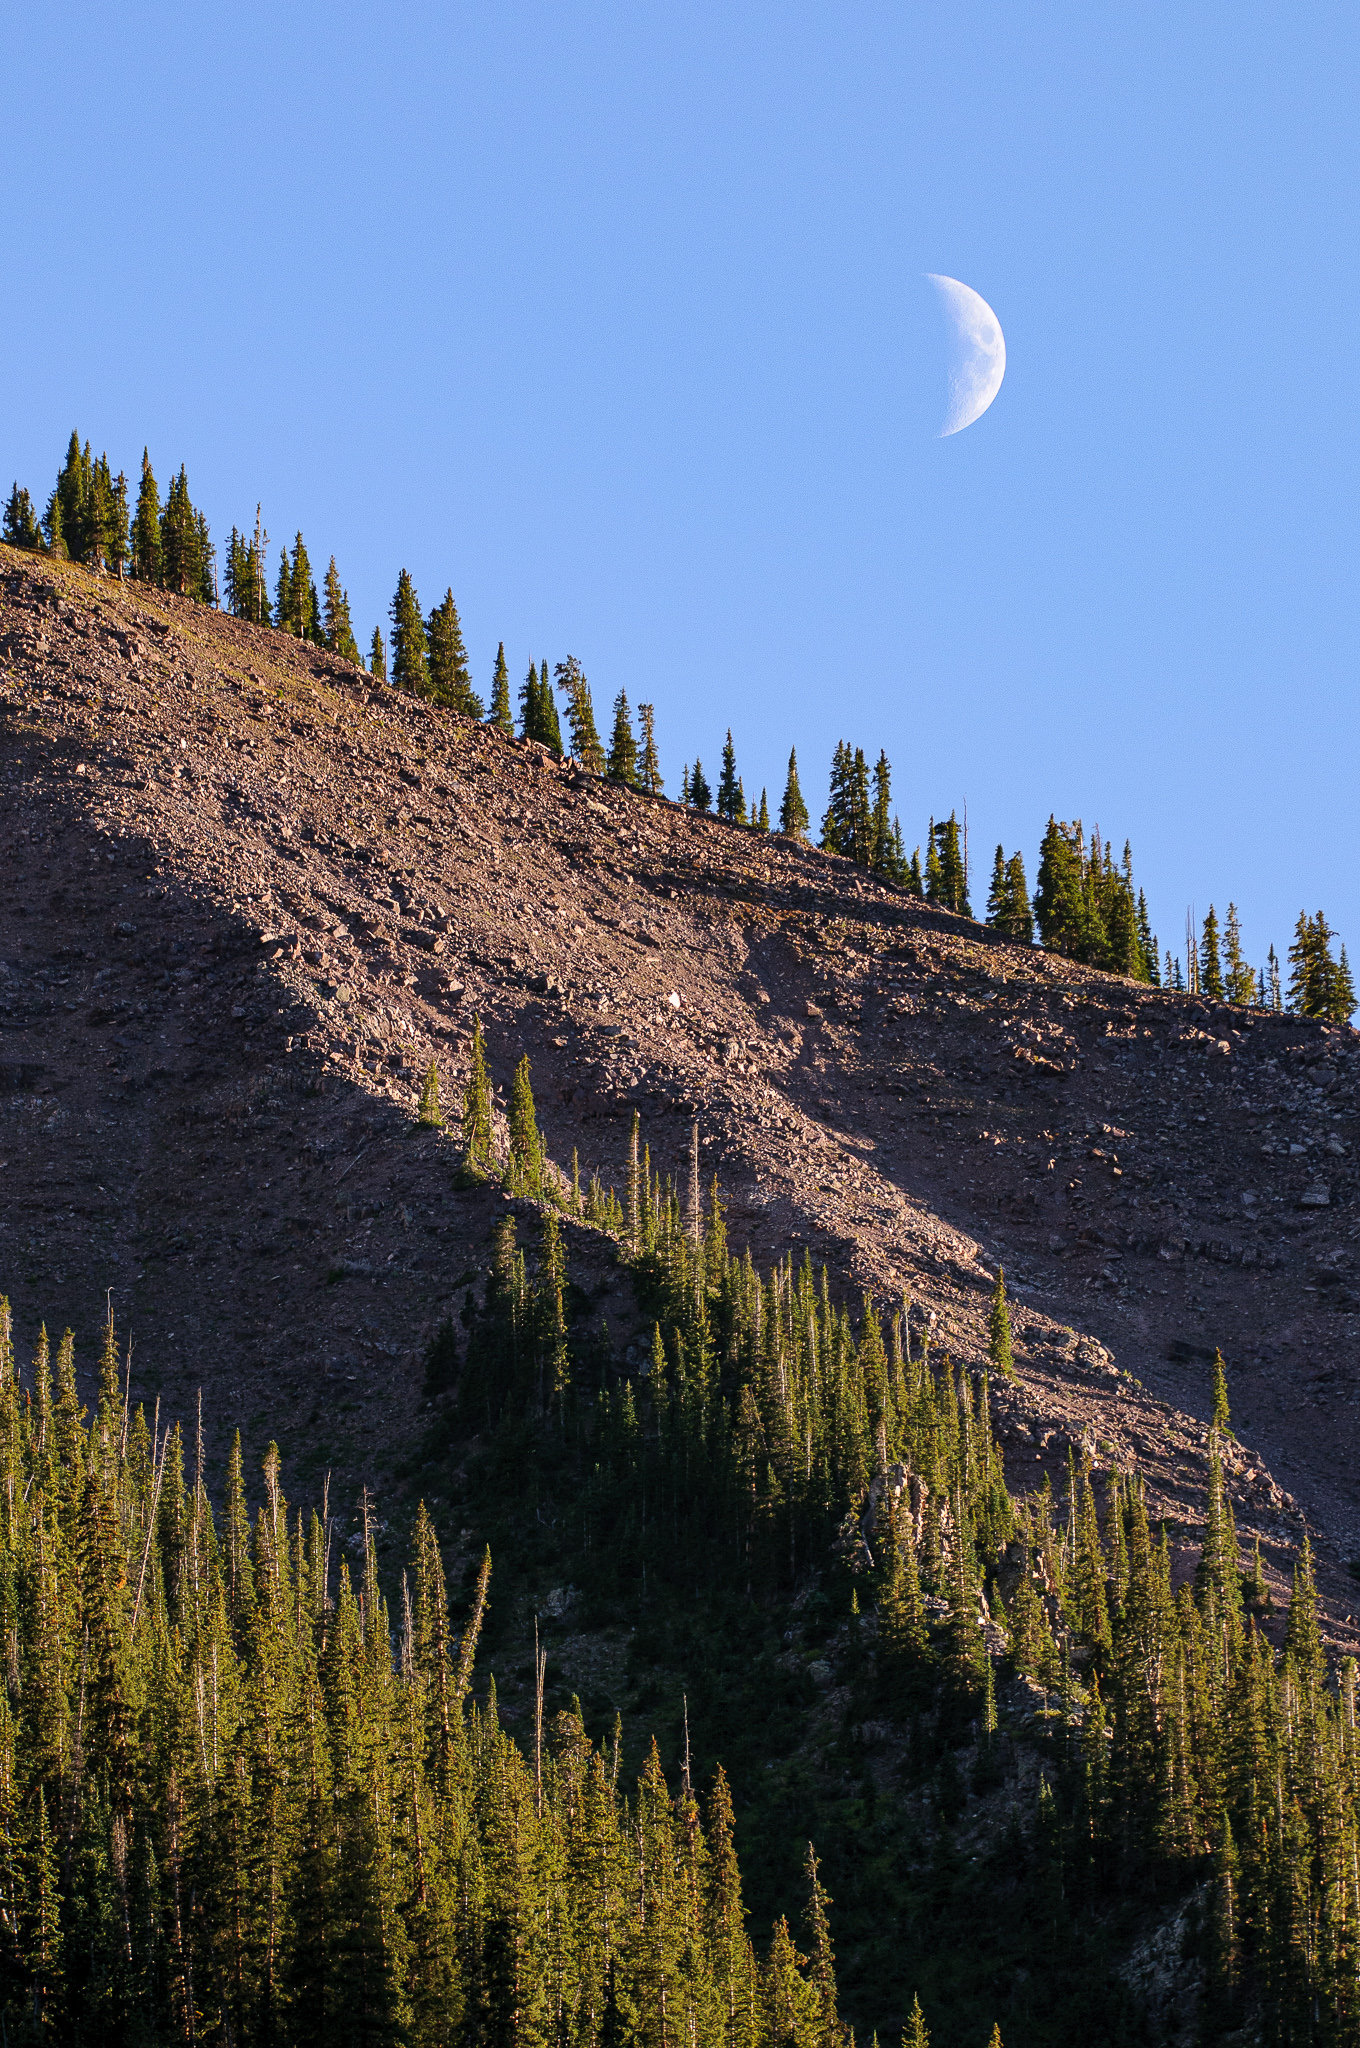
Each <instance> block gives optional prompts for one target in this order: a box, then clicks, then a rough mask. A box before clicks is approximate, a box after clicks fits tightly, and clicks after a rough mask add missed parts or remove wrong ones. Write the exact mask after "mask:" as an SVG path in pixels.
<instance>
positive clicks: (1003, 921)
mask: <svg viewBox="0 0 1360 2048" xmlns="http://www.w3.org/2000/svg"><path fill="white" fill-rule="evenodd" d="M987 922H988V924H989V925H990V926H991V928H992V930H993V931H994V932H1000V934H1001V936H1002V937H1003V938H1005V939H1011V940H1013V941H1014V942H1015V944H1017V945H1020V946H1032V945H1033V943H1034V918H1033V915H1032V913H1031V911H1030V907H1029V885H1028V883H1027V882H1026V880H1025V863H1024V861H1023V859H1022V858H1021V856H1020V854H1019V853H1013V854H1012V855H1011V857H1010V859H1009V860H1007V859H1006V854H1005V849H1004V848H1003V847H1000V846H998V847H997V849H996V855H995V858H994V859H993V862H992V885H991V888H990V890H989V891H988V895H987Z"/></svg>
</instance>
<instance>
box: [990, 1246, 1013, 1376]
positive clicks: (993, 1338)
mask: <svg viewBox="0 0 1360 2048" xmlns="http://www.w3.org/2000/svg"><path fill="white" fill-rule="evenodd" d="M987 1356H988V1357H989V1358H990V1359H991V1361H992V1365H993V1367H994V1368H995V1370H996V1371H997V1372H999V1373H1000V1374H1001V1375H1002V1377H1003V1378H1004V1379H1008V1380H1013V1379H1014V1378H1015V1359H1014V1357H1013V1355H1012V1352H1011V1312H1010V1307H1009V1305H1008V1303H1007V1301H1006V1272H1005V1268H1004V1267H1003V1266H998V1267H997V1269H996V1286H995V1287H994V1288H993V1289H992V1307H991V1314H990V1316H989V1317H988V1322H987Z"/></svg>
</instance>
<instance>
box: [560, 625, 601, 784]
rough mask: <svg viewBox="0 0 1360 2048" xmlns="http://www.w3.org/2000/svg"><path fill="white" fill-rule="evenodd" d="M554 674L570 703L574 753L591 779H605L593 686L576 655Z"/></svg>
mask: <svg viewBox="0 0 1360 2048" xmlns="http://www.w3.org/2000/svg"><path fill="white" fill-rule="evenodd" d="M545 667H546V663H545ZM553 674H554V676H555V677H556V679H557V685H558V688H559V689H560V690H562V692H563V693H564V694H565V696H566V700H567V723H568V725H569V726H570V727H571V751H572V753H573V754H574V755H575V757H576V759H577V760H578V761H579V762H580V764H581V766H582V767H583V768H584V769H585V771H586V773H587V774H588V775H603V774H604V772H605V769H606V767H607V765H608V764H607V762H606V760H605V752H604V748H603V746H602V745H601V744H600V735H599V733H598V732H597V731H596V729H595V709H594V706H593V705H592V703H591V701H590V684H589V683H588V682H587V681H586V675H585V670H584V669H583V668H582V667H581V664H580V662H579V661H578V660H577V659H576V656H575V655H574V654H569V655H568V656H567V659H566V660H565V661H559V662H558V664H557V666H556V668H555V669H554V670H553Z"/></svg>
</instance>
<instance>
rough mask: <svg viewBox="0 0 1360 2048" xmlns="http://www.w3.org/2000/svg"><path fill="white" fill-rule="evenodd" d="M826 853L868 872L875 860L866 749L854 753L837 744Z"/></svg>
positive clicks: (825, 833)
mask: <svg viewBox="0 0 1360 2048" xmlns="http://www.w3.org/2000/svg"><path fill="white" fill-rule="evenodd" d="M821 843H822V849H823V851H824V852H826V853H839V854H841V855H843V856H844V858H845V859H846V860H852V861H854V863H855V865H856V866H857V867H862V868H867V867H869V866H870V865H871V864H872V861H873V857H874V816H873V808H872V805H871V804H870V801H869V770H868V766H867V764H866V762H865V759H864V749H863V748H862V747H856V748H855V749H854V751H853V753H852V752H851V750H850V747H849V746H848V745H847V743H846V742H845V741H844V740H841V741H839V742H838V743H837V746H836V751H835V754H834V755H833V756H832V761H831V793H830V797H829V799H828V802H827V807H826V813H825V815H824V817H823V819H822V840H821Z"/></svg>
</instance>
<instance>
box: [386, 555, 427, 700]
mask: <svg viewBox="0 0 1360 2048" xmlns="http://www.w3.org/2000/svg"><path fill="white" fill-rule="evenodd" d="M391 618H392V686H393V688H394V689H397V690H406V691H408V692H409V693H410V694H411V695H412V696H416V697H428V696H429V694H430V663H429V646H428V643H427V641H426V638H425V621H424V619H423V618H422V617H421V615H420V601H419V599H418V598H417V596H416V589H415V585H414V583H412V581H411V578H410V576H409V575H408V573H407V571H406V570H405V569H403V570H402V571H401V573H400V575H399V576H398V577H397V588H396V594H395V596H394V597H393V599H392V605H391Z"/></svg>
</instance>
